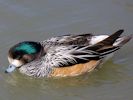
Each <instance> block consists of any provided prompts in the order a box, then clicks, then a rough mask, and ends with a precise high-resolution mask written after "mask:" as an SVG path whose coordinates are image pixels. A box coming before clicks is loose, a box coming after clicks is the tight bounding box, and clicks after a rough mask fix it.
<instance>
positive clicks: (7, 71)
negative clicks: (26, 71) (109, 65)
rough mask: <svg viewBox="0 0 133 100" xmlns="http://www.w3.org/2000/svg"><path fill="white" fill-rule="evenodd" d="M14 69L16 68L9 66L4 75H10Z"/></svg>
mask: <svg viewBox="0 0 133 100" xmlns="http://www.w3.org/2000/svg"><path fill="white" fill-rule="evenodd" d="M15 69H16V66H14V65H9V66H8V68H7V69H6V70H5V72H6V73H11V72H13V71H14V70H15Z"/></svg>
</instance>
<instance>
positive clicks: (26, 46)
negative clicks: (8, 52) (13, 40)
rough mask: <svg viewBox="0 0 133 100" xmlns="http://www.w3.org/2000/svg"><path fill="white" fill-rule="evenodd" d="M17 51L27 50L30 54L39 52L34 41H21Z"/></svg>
mask: <svg viewBox="0 0 133 100" xmlns="http://www.w3.org/2000/svg"><path fill="white" fill-rule="evenodd" d="M15 50H16V51H25V52H26V53H28V54H34V53H36V52H37V49H36V46H35V45H34V44H32V43H28V42H24V43H20V44H19V45H18V46H17V47H16V48H15Z"/></svg>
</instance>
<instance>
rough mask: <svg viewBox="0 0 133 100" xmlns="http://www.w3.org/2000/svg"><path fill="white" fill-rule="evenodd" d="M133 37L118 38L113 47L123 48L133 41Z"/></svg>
mask: <svg viewBox="0 0 133 100" xmlns="http://www.w3.org/2000/svg"><path fill="white" fill-rule="evenodd" d="M132 37H133V35H128V36H123V37H121V38H118V39H117V40H116V41H115V42H114V44H113V46H123V45H124V44H126V43H127V42H128V41H130V40H131V39H132Z"/></svg>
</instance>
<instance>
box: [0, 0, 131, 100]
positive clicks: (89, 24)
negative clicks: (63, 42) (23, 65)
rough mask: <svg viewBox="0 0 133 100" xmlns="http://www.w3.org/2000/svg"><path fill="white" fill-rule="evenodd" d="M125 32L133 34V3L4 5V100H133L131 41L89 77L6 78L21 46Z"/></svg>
mask: <svg viewBox="0 0 133 100" xmlns="http://www.w3.org/2000/svg"><path fill="white" fill-rule="evenodd" d="M121 28H124V29H125V33H124V34H125V35H128V34H132V33H133V29H132V28H133V1H132V0H73V1H72V0H0V100H133V95H132V93H133V68H132V67H133V63H132V59H133V55H132V53H133V49H132V48H133V45H132V42H133V40H132V41H130V42H129V43H128V44H127V45H125V46H124V47H123V48H122V49H121V50H119V52H117V53H116V54H115V56H114V57H113V58H112V59H111V60H109V61H108V62H106V63H105V64H104V65H102V68H101V69H100V70H98V71H94V72H92V73H88V74H86V75H81V76H78V77H72V78H58V79H53V78H50V79H49V78H43V79H34V78H30V77H28V76H25V75H22V74H20V73H19V72H18V71H16V72H14V73H12V74H5V73H4V70H5V68H6V67H7V66H8V61H7V52H8V49H9V48H10V47H11V46H12V45H14V44H16V43H18V42H20V41H24V40H34V41H40V40H44V39H47V38H49V37H52V36H58V35H64V34H69V33H75V34H78V33H80V32H82V33H86V32H90V33H95V34H110V33H112V32H114V31H116V30H118V29H121Z"/></svg>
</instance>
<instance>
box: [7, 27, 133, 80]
mask: <svg viewBox="0 0 133 100" xmlns="http://www.w3.org/2000/svg"><path fill="white" fill-rule="evenodd" d="M123 32H124V30H123V29H120V30H118V31H116V32H115V33H113V34H111V35H94V34H91V33H86V34H78V35H77V34H69V35H63V36H57V37H52V38H49V39H47V40H44V41H37V42H36V41H23V42H20V43H17V44H16V45H14V46H12V47H11V48H10V49H9V52H8V61H9V66H8V68H7V69H6V70H5V73H11V72H13V71H15V70H16V69H17V70H19V72H20V73H22V74H25V75H28V76H31V77H36V78H41V77H71V76H78V75H82V74H85V73H88V72H91V71H93V70H95V69H97V68H98V67H99V66H100V65H101V64H102V63H103V62H106V61H105V60H107V58H108V59H109V58H110V57H109V56H111V55H113V54H114V53H115V52H116V51H117V50H119V49H120V48H121V47H122V46H123V45H125V44H126V43H127V42H128V41H129V40H131V38H132V35H128V36H121V34H122V33H123Z"/></svg>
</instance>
